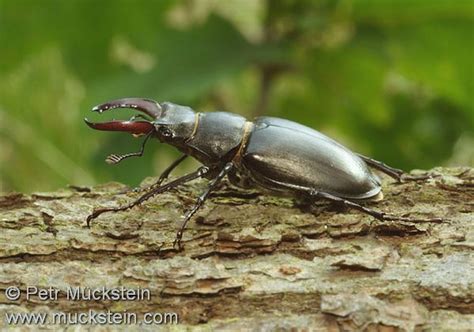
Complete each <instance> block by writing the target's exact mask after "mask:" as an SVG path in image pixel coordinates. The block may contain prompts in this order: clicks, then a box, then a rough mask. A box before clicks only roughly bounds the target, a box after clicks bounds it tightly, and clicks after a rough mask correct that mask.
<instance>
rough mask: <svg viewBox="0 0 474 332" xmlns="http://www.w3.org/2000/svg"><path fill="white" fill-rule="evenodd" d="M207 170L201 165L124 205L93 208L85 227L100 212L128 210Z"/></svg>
mask: <svg viewBox="0 0 474 332" xmlns="http://www.w3.org/2000/svg"><path fill="white" fill-rule="evenodd" d="M208 172H209V168H208V167H206V166H202V167H200V168H199V169H198V170H196V171H194V172H192V173H189V174H186V175H184V176H182V177H180V178H177V179H176V180H174V181H171V182H168V183H167V184H164V185H162V186H160V187H158V188H153V189H152V190H150V191H148V192H147V193H145V194H143V195H142V196H140V197H139V198H138V199H136V200H135V201H133V202H132V203H130V204H127V205H124V206H121V207H116V208H103V209H97V210H94V211H93V212H92V214H90V215H89V216H88V217H87V227H90V223H91V221H92V220H93V219H95V218H97V217H98V216H100V215H101V214H103V213H105V212H119V211H125V210H129V209H131V208H133V207H135V206H137V205H140V204H142V203H143V202H145V201H147V200H149V199H150V198H152V197H153V196H156V195H158V194H161V193H164V192H166V191H169V190H171V189H173V188H176V187H178V186H180V185H182V184H185V183H186V182H189V181H192V180H194V179H197V178H200V177H203V176H204V175H205V174H207V173H208Z"/></svg>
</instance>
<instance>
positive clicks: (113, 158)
mask: <svg viewBox="0 0 474 332" xmlns="http://www.w3.org/2000/svg"><path fill="white" fill-rule="evenodd" d="M153 132H154V130H151V131H150V132H149V133H148V134H146V137H145V139H144V140H143V143H142V147H141V149H140V151H138V152H131V153H126V154H121V155H118V154H111V155H109V156H108V157H107V158H105V162H106V163H107V164H111V165H115V164H118V163H119V162H121V161H122V160H124V159H127V158H130V157H141V156H143V152H144V151H145V144H146V142H147V141H148V139H149V138H150V137H151V135H152V134H153Z"/></svg>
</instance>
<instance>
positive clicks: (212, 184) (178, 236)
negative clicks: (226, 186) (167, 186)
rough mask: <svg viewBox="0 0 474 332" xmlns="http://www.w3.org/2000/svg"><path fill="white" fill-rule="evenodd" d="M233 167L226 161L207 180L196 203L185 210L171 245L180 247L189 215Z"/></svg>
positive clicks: (194, 211)
mask: <svg viewBox="0 0 474 332" xmlns="http://www.w3.org/2000/svg"><path fill="white" fill-rule="evenodd" d="M233 167H234V164H233V163H231V162H230V163H227V164H226V165H225V166H224V168H223V169H222V170H221V171H220V172H219V174H218V175H217V176H216V177H215V178H214V179H212V180H211V181H210V182H209V185H208V186H207V188H206V190H205V191H204V192H203V193H202V194H201V196H199V197H198V199H197V202H196V204H195V205H194V206H193V207H192V208H191V209H190V210H188V212H186V215H185V216H184V220H183V223H182V225H181V227H180V229H179V231H178V232H177V233H176V239H175V240H174V243H173V247H174V246H176V245H178V248H181V238H182V237H183V232H184V229H185V228H186V224H187V223H188V221H189V220H190V219H191V217H192V216H193V215H194V214H195V213H196V212H197V210H199V208H200V207H201V206H202V205H203V204H204V202H205V201H206V199H207V197H208V196H209V194H210V193H211V191H213V190H214V189H215V188H216V187H217V185H218V184H219V183H220V182H221V181H222V179H223V178H224V177H225V176H226V175H227V174H228V173H229V172H230V171H231V170H232V168H233Z"/></svg>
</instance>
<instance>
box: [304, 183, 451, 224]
mask: <svg viewBox="0 0 474 332" xmlns="http://www.w3.org/2000/svg"><path fill="white" fill-rule="evenodd" d="M309 195H310V196H311V197H317V198H324V199H327V200H329V201H331V202H336V203H338V204H342V205H344V206H346V207H348V208H352V209H355V210H359V211H361V212H364V213H366V214H368V215H370V216H372V217H374V218H375V219H378V220H380V221H392V220H399V221H411V222H413V221H418V222H439V221H442V219H441V218H431V219H423V218H410V217H402V216H396V215H392V214H389V213H385V212H382V211H376V210H372V209H370V208H367V207H365V206H362V205H360V204H357V203H355V202H352V201H349V200H347V199H344V198H340V197H337V196H334V195H331V194H329V193H326V192H322V191H317V190H311V191H310V192H309Z"/></svg>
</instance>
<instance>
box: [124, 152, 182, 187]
mask: <svg viewBox="0 0 474 332" xmlns="http://www.w3.org/2000/svg"><path fill="white" fill-rule="evenodd" d="M187 157H189V156H188V155H187V154H183V155H182V156H181V157H179V158H178V159H176V160H175V161H173V163H172V164H171V165H169V166H168V167H167V168H166V169H165V170H164V171H163V173H161V175H160V177H159V178H158V180H157V181H156V182H155V183H153V184H152V185H150V186H148V187H145V188H140V187H138V188H135V189H134V190H133V191H135V192H141V191H146V190H150V189H152V188H154V187H157V186H159V185H161V184H162V183H163V181H165V180H166V179H167V178H168V177H169V175H170V174H171V172H172V171H173V170H174V169H175V168H176V167H177V166H178V165H179V164H181V163H182V162H183V161H184V160H185V159H186V158H187Z"/></svg>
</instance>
